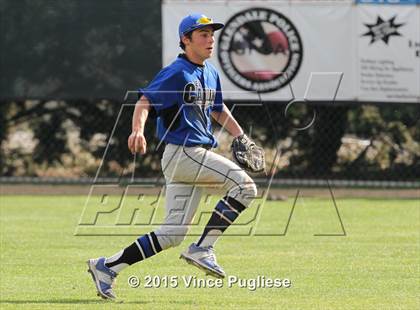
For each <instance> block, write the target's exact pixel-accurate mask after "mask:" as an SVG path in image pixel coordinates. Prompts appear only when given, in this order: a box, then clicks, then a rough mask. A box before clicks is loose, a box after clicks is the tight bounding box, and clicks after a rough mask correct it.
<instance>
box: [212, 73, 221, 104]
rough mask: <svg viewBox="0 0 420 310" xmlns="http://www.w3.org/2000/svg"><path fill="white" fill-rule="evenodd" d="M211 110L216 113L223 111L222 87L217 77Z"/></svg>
mask: <svg viewBox="0 0 420 310" xmlns="http://www.w3.org/2000/svg"><path fill="white" fill-rule="evenodd" d="M212 110H213V111H216V112H222V111H223V95H222V86H221V84H220V78H219V76H217V86H216V96H215V99H214V105H213V108H212Z"/></svg>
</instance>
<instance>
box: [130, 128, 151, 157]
mask: <svg viewBox="0 0 420 310" xmlns="http://www.w3.org/2000/svg"><path fill="white" fill-rule="evenodd" d="M146 147H147V142H146V138H145V137H144V134H142V133H140V132H138V131H133V132H132V133H131V135H130V136H129V137H128V148H129V149H130V151H131V153H133V154H134V153H140V154H142V155H143V154H145V153H146Z"/></svg>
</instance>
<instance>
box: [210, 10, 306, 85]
mask: <svg viewBox="0 0 420 310" xmlns="http://www.w3.org/2000/svg"><path fill="white" fill-rule="evenodd" d="M302 56H303V50H302V41H301V39H300V36H299V33H298V31H297V29H296V28H295V26H294V25H293V24H292V23H291V22H290V20H289V19H288V18H286V17H285V16H284V15H282V14H280V13H279V12H276V11H273V10H270V9H265V8H252V9H247V10H245V11H242V12H239V13H238V14H236V15H234V16H233V17H232V18H231V19H230V20H229V21H228V22H227V23H226V25H225V27H224V28H223V29H222V31H221V33H220V36H219V44H218V57H219V62H220V65H221V67H222V69H223V71H224V72H225V74H226V75H227V77H228V78H229V79H230V80H231V81H232V82H233V83H234V84H235V85H237V86H238V87H240V88H242V89H245V90H250V91H258V92H272V91H275V90H277V89H280V88H282V87H283V86H285V85H287V84H288V83H289V82H290V81H291V80H292V79H293V78H294V77H295V75H296V73H297V72H298V71H299V67H300V64H301V62H302Z"/></svg>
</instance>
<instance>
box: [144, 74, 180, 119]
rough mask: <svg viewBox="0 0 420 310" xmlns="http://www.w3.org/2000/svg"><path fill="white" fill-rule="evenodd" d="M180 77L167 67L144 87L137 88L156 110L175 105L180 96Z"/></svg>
mask: <svg viewBox="0 0 420 310" xmlns="http://www.w3.org/2000/svg"><path fill="white" fill-rule="evenodd" d="M181 84H182V79H181V78H178V75H177V74H176V72H174V71H172V70H169V69H168V68H164V69H162V70H161V71H160V72H159V73H158V74H157V75H156V77H155V78H154V79H153V80H152V82H150V84H149V85H148V86H147V87H146V88H140V89H139V95H141V94H143V95H144V96H145V97H146V98H147V99H148V100H149V102H150V103H151V104H152V106H153V108H154V109H155V111H156V112H158V113H159V111H161V110H163V109H166V108H169V107H171V106H173V105H176V104H177V102H178V101H179V98H180V96H181V95H180V85H181Z"/></svg>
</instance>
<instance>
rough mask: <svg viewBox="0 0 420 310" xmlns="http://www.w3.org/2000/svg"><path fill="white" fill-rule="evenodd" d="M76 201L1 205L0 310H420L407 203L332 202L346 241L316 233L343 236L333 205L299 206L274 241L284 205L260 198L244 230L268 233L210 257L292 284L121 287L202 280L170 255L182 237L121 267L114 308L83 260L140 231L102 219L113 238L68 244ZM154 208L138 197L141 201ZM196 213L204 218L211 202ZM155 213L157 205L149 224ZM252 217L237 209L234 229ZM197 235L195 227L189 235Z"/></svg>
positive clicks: (80, 203)
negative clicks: (156, 280) (132, 279)
mask: <svg viewBox="0 0 420 310" xmlns="http://www.w3.org/2000/svg"><path fill="white" fill-rule="evenodd" d="M110 199H111V200H112V199H116V198H115V197H114V198H112V197H110ZM85 200H86V198H85V197H81V196H57V197H53V196H37V197H30V196H21V197H16V196H3V197H0V206H1V207H0V211H1V214H0V219H1V222H0V223H1V263H0V268H1V273H0V294H1V296H0V308H1V309H3V308H5V309H10V308H12V309H14V308H17V309H20V308H37V309H47V308H52V309H74V308H76V309H78V308H80V309H105V308H111V307H112V308H126V309H171V310H174V309H420V302H419V294H418V292H420V290H419V288H420V285H419V278H420V272H419V266H420V262H419V257H420V235H419V231H420V227H419V226H420V205H419V201H416V200H373V199H371V200H366V199H338V200H337V205H338V208H339V211H340V214H341V218H342V221H343V224H344V227H345V231H346V233H347V235H346V236H314V234H326V235H328V234H332V235H334V234H338V235H339V234H341V233H342V229H341V226H340V223H339V222H338V218H337V214H336V212H335V209H334V207H333V205H332V203H331V201H329V200H328V199H317V198H299V199H298V200H297V204H296V207H295V210H294V213H293V216H292V218H291V220H290V223H289V226H288V229H287V234H286V235H285V236H279V234H281V233H283V232H284V229H285V227H286V225H287V222H288V218H289V214H290V210H291V207H292V205H293V199H289V200H288V201H282V202H268V203H267V204H266V205H265V206H264V210H263V212H261V214H260V215H259V216H258V219H259V224H258V227H257V229H255V227H254V226H253V227H254V228H253V229H254V230H253V232H254V233H255V232H256V233H260V234H267V235H270V234H271V235H272V236H232V235H226V236H224V238H222V239H221V240H219V242H218V243H217V246H216V250H217V255H218V261H219V263H220V264H221V265H222V266H223V267H224V269H225V271H226V272H227V274H228V275H235V276H238V277H239V278H242V279H253V278H256V277H258V276H264V277H265V278H281V279H284V278H288V279H290V281H291V283H292V285H291V287H290V288H257V289H256V290H255V291H251V290H249V289H247V288H241V287H238V286H237V285H234V286H232V287H227V282H226V281H225V282H224V283H223V287H222V288H186V287H185V285H184V283H183V282H182V280H180V281H179V285H178V287H177V288H170V287H169V288H165V287H160V288H144V287H143V286H142V285H140V287H139V288H131V287H129V285H128V284H127V279H128V277H129V276H131V275H136V276H138V277H139V278H140V279H144V277H145V276H147V275H151V276H161V277H164V276H175V277H178V279H181V277H182V276H188V275H194V276H197V278H200V279H201V278H205V276H204V275H203V274H202V273H201V272H200V271H199V270H198V269H196V268H195V267H192V266H190V265H188V264H186V263H185V262H183V261H181V260H179V259H178V257H179V253H180V251H182V250H183V249H184V248H185V247H186V246H188V245H189V244H190V242H192V241H194V240H195V239H196V238H197V237H196V236H189V237H187V239H186V240H185V241H184V243H183V244H182V245H181V246H180V247H178V248H174V249H170V250H168V251H165V252H162V253H160V254H159V255H157V256H155V257H153V258H151V259H149V260H147V261H143V262H141V263H139V264H136V265H134V266H131V267H130V268H127V269H126V270H124V271H123V272H122V273H121V275H119V277H118V279H117V287H116V289H115V292H116V293H117V295H118V297H119V303H115V302H107V301H102V300H100V299H99V298H98V297H97V296H96V291H95V289H94V287H93V283H92V282H91V279H90V276H89V274H88V273H87V272H86V265H85V261H86V260H87V259H88V258H91V257H98V256H101V255H105V256H107V255H111V254H113V253H115V252H116V251H118V250H120V249H121V248H122V247H124V246H126V245H128V244H131V243H132V242H133V240H134V239H135V236H134V235H133V236H117V235H115V234H118V233H120V232H122V231H124V232H127V231H130V232H134V233H136V232H138V233H140V232H141V231H148V227H134V228H133V227H131V228H129V229H128V230H127V229H126V228H127V227H123V226H121V227H116V226H115V225H114V227H112V223H113V222H115V221H114V220H113V218H112V214H108V215H106V214H105V215H104V216H103V217H101V218H99V219H98V222H97V225H104V229H103V230H102V233H103V232H104V231H105V232H106V231H107V232H108V233H109V234H110V235H111V236H75V235H74V233H75V229H76V226H77V225H78V223H79V221H80V216H81V214H82V210H83V208H84V204H85ZM152 200H153V197H147V198H146V200H144V201H143V203H145V204H147V203H146V202H150V201H152ZM213 202H215V200H214V201H213ZM129 203H133V202H129ZM88 207H89V206H88ZM145 208H146V207H145ZM201 208H203V210H207V211H210V210H211V209H212V203H209V204H204V203H203V206H201ZM158 209H159V208H158ZM149 211H150V210H149ZM162 212H163V210H162V208H160V209H159V212H158V214H157V218H159V217H160V216H162ZM254 215H255V212H254V211H253V210H252V209H249V210H247V211H246V212H245V213H244V214H243V215H242V216H241V218H240V219H241V221H242V222H241V221H240V222H239V223H242V224H245V223H246V222H247V220H249V219H251V220H252V218H253V216H254ZM107 216H108V217H109V218H107ZM207 216H208V214H204V217H203V218H202V219H201V220H200V222H199V223H203V222H205V221H206V218H207ZM114 218H115V217H114ZM104 223H105V224H104ZM105 225H108V227H105ZM109 226H110V227H109ZM247 227H248V226H247V225H242V226H240V227H238V228H234V227H232V230H231V233H232V232H235V229H237V232H238V233H239V234H240V233H242V232H243V231H246V228H247ZM88 228H89V227H88ZM124 229H125V230H124ZM130 229H131V230H130ZM201 230H202V226H201V227H200V225H197V227H194V229H193V232H199V231H201ZM95 232H96V231H95ZM112 235H113V236H112Z"/></svg>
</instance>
